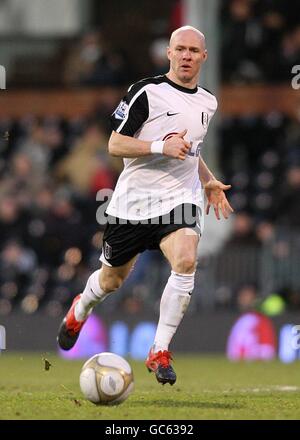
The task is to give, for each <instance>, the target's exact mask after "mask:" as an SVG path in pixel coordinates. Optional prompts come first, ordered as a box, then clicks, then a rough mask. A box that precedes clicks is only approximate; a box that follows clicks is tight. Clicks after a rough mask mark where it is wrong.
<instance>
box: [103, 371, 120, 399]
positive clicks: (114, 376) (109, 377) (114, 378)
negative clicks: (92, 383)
mask: <svg viewBox="0 0 300 440" xmlns="http://www.w3.org/2000/svg"><path fill="white" fill-rule="evenodd" d="M124 386H125V382H124V379H123V377H122V375H121V374H120V373H119V371H118V370H115V369H114V370H113V369H110V370H108V372H107V374H103V375H102V377H101V382H100V387H101V390H102V391H103V393H104V394H106V395H108V396H114V397H115V396H116V395H118V394H120V393H122V392H123V390H124Z"/></svg>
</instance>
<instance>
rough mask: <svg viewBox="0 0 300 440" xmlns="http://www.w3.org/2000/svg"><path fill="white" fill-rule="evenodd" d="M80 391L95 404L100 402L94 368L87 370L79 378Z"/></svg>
mask: <svg viewBox="0 0 300 440" xmlns="http://www.w3.org/2000/svg"><path fill="white" fill-rule="evenodd" d="M79 384H80V389H81V391H82V393H83V394H84V396H85V397H86V398H87V399H88V400H90V401H91V402H93V403H99V402H100V396H99V393H98V387H97V383H96V374H95V370H94V369H93V368H85V369H84V370H83V371H82V372H81V374H80V378H79Z"/></svg>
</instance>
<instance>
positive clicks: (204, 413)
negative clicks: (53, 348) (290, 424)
mask: <svg viewBox="0 0 300 440" xmlns="http://www.w3.org/2000/svg"><path fill="white" fill-rule="evenodd" d="M44 357H46V358H47V359H48V361H49V362H50V363H51V364H52V366H50V368H49V370H46V369H45V361H44V360H43V358H44ZM83 363H84V361H65V360H62V359H60V358H58V357H57V356H56V355H54V354H47V355H45V354H24V353H15V354H9V353H4V354H1V356H0V419H4V420H5V419H19V420H24V419H35V420H41V419H47V420H49V419H104V420H121V419H127V420H135V419H137V420H147V419H149V420H193V419H194V420H195V419H196V420H198V419H214V420H216V419H232V420H237V419H272V420H275V419H298V420H299V419H300V373H299V371H300V368H299V367H300V366H299V362H295V363H293V364H289V365H284V364H281V363H279V362H278V361H274V362H266V363H230V362H228V361H227V360H225V359H224V357H208V356H183V355H180V356H179V355H177V356H176V358H175V362H174V368H175V370H176V372H177V376H178V379H177V383H176V384H175V385H174V386H173V387H171V386H169V385H168V384H167V385H165V386H162V385H160V384H158V383H157V382H156V379H155V377H154V375H153V374H149V373H148V372H147V370H146V368H145V367H144V364H143V363H142V362H135V361H130V363H131V365H132V367H133V371H134V376H135V391H134V393H133V394H132V395H131V396H130V397H129V399H128V400H127V401H125V402H124V403H122V404H121V405H119V406H113V407H105V406H96V405H93V404H92V403H90V402H88V401H86V400H85V399H84V398H83V396H82V395H81V391H80V388H79V383H78V379H79V374H80V370H81V366H82V365H83Z"/></svg>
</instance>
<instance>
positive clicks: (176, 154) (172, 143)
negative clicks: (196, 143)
mask: <svg viewBox="0 0 300 440" xmlns="http://www.w3.org/2000/svg"><path fill="white" fill-rule="evenodd" d="M186 133H187V130H183V131H182V132H181V133H177V134H174V136H172V137H171V138H169V139H167V140H166V141H165V143H164V149H163V154H164V155H165V156H168V157H173V158H175V159H180V160H185V157H186V155H187V153H188V151H189V149H190V148H191V145H190V143H189V142H187V141H185V140H184V136H185V135H186Z"/></svg>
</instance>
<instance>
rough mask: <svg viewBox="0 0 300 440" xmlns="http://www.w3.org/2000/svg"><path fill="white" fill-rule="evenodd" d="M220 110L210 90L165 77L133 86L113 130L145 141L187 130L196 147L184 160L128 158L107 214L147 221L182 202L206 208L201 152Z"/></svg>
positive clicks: (114, 117) (116, 115)
mask: <svg viewBox="0 0 300 440" xmlns="http://www.w3.org/2000/svg"><path fill="white" fill-rule="evenodd" d="M216 109H217V100H216V98H215V96H214V95H212V94H211V93H210V92H208V91H207V90H205V89H203V88H201V87H196V88H195V89H188V88H185V87H182V86H180V85H178V84H175V83H174V82H172V81H171V80H169V79H168V78H167V77H166V76H165V75H161V76H157V77H154V78H146V79H143V80H141V81H139V82H137V83H135V84H133V85H132V86H131V87H130V88H129V89H128V93H127V95H126V96H125V97H124V99H123V100H122V101H121V102H120V104H119V106H118V107H117V109H116V110H115V112H114V113H113V115H112V117H111V121H112V129H113V130H115V131H116V132H118V133H121V134H123V135H126V136H132V137H135V138H137V139H141V140H143V141H164V140H166V139H167V138H168V137H170V136H172V135H174V134H176V133H179V132H182V131H183V130H185V129H187V134H186V136H185V137H184V139H185V140H187V141H188V142H190V143H191V149H190V151H189V153H188V156H187V157H186V159H185V160H184V161H181V160H179V159H173V158H169V157H166V156H164V155H162V154H151V155H148V156H141V157H136V158H130V159H129V158H125V159H124V170H123V171H122V173H121V174H120V176H119V179H118V182H117V185H116V188H115V190H114V193H113V196H112V199H111V201H110V203H109V206H108V208H107V210H106V212H107V214H109V215H111V216H114V217H119V218H123V219H128V220H145V219H150V218H153V217H158V216H160V215H164V214H167V213H168V212H170V211H171V210H172V209H173V208H175V207H176V206H178V205H180V204H182V203H193V204H195V205H197V206H200V207H202V204H203V196H202V188H201V183H200V180H199V175H198V163H199V155H200V151H201V145H202V143H203V139H204V137H205V134H206V132H207V128H208V125H209V122H210V120H211V118H212V116H213V114H214V113H215V111H216Z"/></svg>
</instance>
